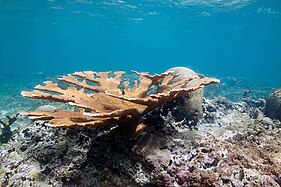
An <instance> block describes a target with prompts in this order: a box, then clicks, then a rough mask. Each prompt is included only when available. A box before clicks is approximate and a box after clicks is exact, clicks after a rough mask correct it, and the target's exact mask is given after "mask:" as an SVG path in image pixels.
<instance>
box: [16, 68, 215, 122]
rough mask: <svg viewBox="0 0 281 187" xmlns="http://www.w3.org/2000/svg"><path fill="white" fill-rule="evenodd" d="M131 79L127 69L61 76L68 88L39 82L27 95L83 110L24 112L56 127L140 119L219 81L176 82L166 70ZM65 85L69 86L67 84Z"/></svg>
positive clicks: (188, 79) (172, 75)
mask: <svg viewBox="0 0 281 187" xmlns="http://www.w3.org/2000/svg"><path fill="white" fill-rule="evenodd" d="M133 72H134V73H135V74H137V75H138V76H139V78H138V79H137V80H135V81H134V84H133V86H130V82H129V81H128V80H125V79H123V78H122V76H123V75H124V74H125V72H114V73H112V72H92V71H85V72H75V73H74V74H73V75H70V74H68V75H66V76H63V77H62V78H58V80H60V81H61V82H64V83H67V84H69V85H67V87H66V89H63V88H61V87H62V86H59V85H58V83H52V82H50V81H47V82H44V83H45V85H44V86H41V85H38V86H36V87H35V89H36V90H34V91H32V92H27V91H23V92H22V93H21V94H22V95H23V96H24V97H29V98H36V99H46V100H51V101H58V102H64V103H67V104H69V105H72V106H76V107H78V108H79V112H75V111H68V110H56V111H54V112H31V113H27V112H24V113H22V114H23V115H26V116H28V117H29V118H30V119H35V120H46V121H49V123H50V125H51V126H52V127H75V126H102V125H107V124H121V123H126V122H131V121H137V120H138V119H139V118H140V117H141V116H143V115H144V114H146V113H148V112H150V111H152V110H154V109H156V108H157V107H159V106H161V105H163V104H164V103H166V102H168V101H171V100H173V99H175V98H177V97H180V96H182V95H184V94H186V93H189V92H191V91H194V90H196V89H199V88H202V87H204V86H205V85H208V84H212V83H217V82H219V80H217V79H214V78H207V77H205V78H201V79H198V78H197V79H195V78H185V79H182V80H178V81H176V82H175V81H174V80H175V78H176V77H177V76H179V75H178V74H175V73H173V72H166V73H162V74H156V75H153V76H152V75H150V74H148V73H138V72H136V71H133ZM63 86H64V87H65V85H63Z"/></svg>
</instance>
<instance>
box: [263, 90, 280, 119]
mask: <svg viewBox="0 0 281 187" xmlns="http://www.w3.org/2000/svg"><path fill="white" fill-rule="evenodd" d="M265 114H266V115H267V116H268V117H270V118H273V119H279V120H281V89H277V90H275V91H274V92H273V93H271V94H270V96H269V97H268V98H267V99H266V105H265Z"/></svg>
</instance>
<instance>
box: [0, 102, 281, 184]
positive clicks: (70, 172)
mask: <svg viewBox="0 0 281 187" xmlns="http://www.w3.org/2000/svg"><path fill="white" fill-rule="evenodd" d="M251 103H259V102H257V101H255V100H252V101H251V102H250V101H249V100H248V102H244V101H239V102H231V101H229V100H227V99H225V98H222V97H218V98H214V99H211V100H210V99H204V100H203V119H202V120H201V121H200V124H198V129H197V130H194V129H193V130H192V129H190V128H189V127H188V126H185V125H182V124H181V123H180V122H175V120H174V116H173V114H172V113H171V111H170V112H168V113H165V112H162V111H169V110H173V109H172V108H170V109H169V108H164V107H165V106H162V107H161V108H159V109H158V110H156V111H154V112H152V113H149V114H147V115H145V116H144V118H145V120H146V121H150V122H151V121H153V126H151V128H150V129H149V130H147V131H146V132H144V133H142V134H140V135H139V136H137V137H132V138H127V137H116V136H112V134H111V132H112V131H113V130H114V129H115V128H116V125H107V126H100V127H95V128H93V127H89V128H66V129H60V128H50V127H49V126H47V124H46V123H45V122H43V121H35V122H33V123H32V124H31V125H30V126H28V127H26V128H18V129H16V130H15V131H14V134H13V138H12V139H11V140H10V141H9V142H8V143H7V144H3V146H2V147H1V148H2V149H1V151H0V159H1V163H0V183H1V184H3V185H4V186H9V185H14V186H30V185H32V186H77V185H76V184H79V185H81V186H136V187H137V186H169V187H171V186H276V187H278V186H280V185H281V181H280V178H279V176H280V174H281V154H280V153H281V139H280V137H281V124H280V121H278V120H272V119H270V118H267V117H265V116H264V114H263V113H262V111H261V110H260V109H259V108H263V107H264V106H260V105H261V104H260V103H259V104H258V105H254V104H251ZM253 114H255V115H253ZM159 116H160V117H159Z"/></svg>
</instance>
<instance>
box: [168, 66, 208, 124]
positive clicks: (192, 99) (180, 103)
mask: <svg viewBox="0 0 281 187" xmlns="http://www.w3.org/2000/svg"><path fill="white" fill-rule="evenodd" d="M169 71H173V72H174V73H175V74H179V76H178V77H176V78H175V79H174V80H173V81H172V82H177V81H180V80H182V79H186V78H192V77H195V79H194V80H192V81H190V83H188V84H187V86H189V85H192V84H193V81H195V82H196V81H197V80H199V79H200V76H199V75H198V74H197V73H195V72H194V71H192V70H191V69H189V68H186V67H174V68H171V69H168V70H167V71H166V72H169ZM203 92H204V90H203V88H200V89H197V90H195V91H193V92H190V93H187V94H185V95H183V96H181V97H179V98H177V99H175V100H173V101H170V102H169V103H166V104H165V105H166V107H167V108H173V110H172V112H173V116H174V117H175V120H176V121H181V120H184V119H186V120H188V121H190V122H192V124H193V125H195V124H196V123H197V122H198V120H199V119H200V118H202V99H203Z"/></svg>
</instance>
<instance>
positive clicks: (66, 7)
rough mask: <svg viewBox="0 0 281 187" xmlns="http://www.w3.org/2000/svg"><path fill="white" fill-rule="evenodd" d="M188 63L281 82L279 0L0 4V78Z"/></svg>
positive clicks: (258, 81) (23, 0) (214, 72)
mask: <svg viewBox="0 0 281 187" xmlns="http://www.w3.org/2000/svg"><path fill="white" fill-rule="evenodd" d="M174 66H186V67H190V68H192V69H194V70H195V71H197V72H199V73H202V74H206V75H208V76H214V77H218V78H224V77H242V78H243V79H245V81H247V83H249V84H252V85H257V86H280V84H281V76H280V69H281V1H280V0H266V1H264V0H256V1H255V0H220V1H218V0H210V1H200V0H175V1H171V0H159V1H158V0H139V1H137V0H135V1H126V0H111V1H101V0H98V1H94V0H63V1H56V0H44V1H43V0H42V1H27V0H20V1H19V0H13V1H6V0H2V1H0V73H1V77H0V79H1V82H2V84H3V82H6V81H7V80H8V79H9V77H11V76H13V77H17V76H18V75H20V76H22V77H23V79H25V78H26V77H29V79H32V76H35V75H37V74H40V75H46V76H45V77H47V76H49V75H50V74H51V75H53V74H55V75H59V74H62V73H71V72H73V71H80V70H94V71H107V70H126V71H129V70H131V69H135V70H138V71H148V72H151V73H161V72H163V71H165V70H166V69H168V68H171V67H174Z"/></svg>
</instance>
